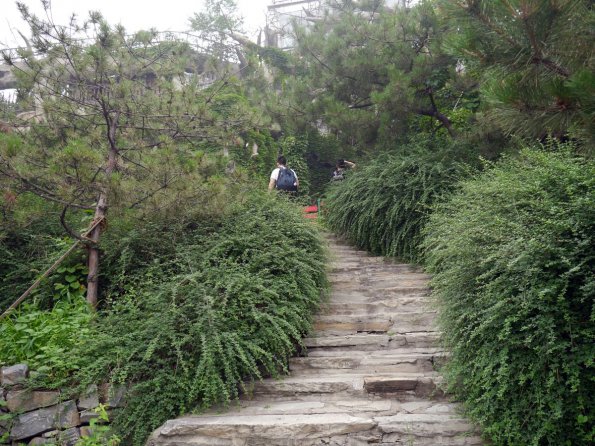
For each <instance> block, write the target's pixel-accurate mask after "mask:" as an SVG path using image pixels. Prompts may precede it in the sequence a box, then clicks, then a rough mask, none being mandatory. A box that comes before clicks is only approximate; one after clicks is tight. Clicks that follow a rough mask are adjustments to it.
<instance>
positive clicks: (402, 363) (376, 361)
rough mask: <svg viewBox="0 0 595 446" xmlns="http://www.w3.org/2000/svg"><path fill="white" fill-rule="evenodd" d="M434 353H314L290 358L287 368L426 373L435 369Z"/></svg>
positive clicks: (303, 370) (315, 370)
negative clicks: (339, 354)
mask: <svg viewBox="0 0 595 446" xmlns="http://www.w3.org/2000/svg"><path fill="white" fill-rule="evenodd" d="M434 361H435V357H434V355H423V354H420V355H411V354H397V355H387V354H384V355H361V354H360V355H354V354H351V355H341V356H335V355H314V356H307V357H303V358H292V359H291V360H290V361H289V369H290V370H291V371H292V372H298V371H299V373H300V374H302V375H303V374H304V373H309V372H318V371H320V370H321V369H322V372H324V369H328V370H329V371H330V370H333V369H334V370H337V369H341V370H353V371H355V372H360V373H361V371H362V370H365V371H366V373H374V372H376V373H402V372H403V373H416V372H420V373H422V374H423V373H428V372H433V371H434V370H435V366H434Z"/></svg>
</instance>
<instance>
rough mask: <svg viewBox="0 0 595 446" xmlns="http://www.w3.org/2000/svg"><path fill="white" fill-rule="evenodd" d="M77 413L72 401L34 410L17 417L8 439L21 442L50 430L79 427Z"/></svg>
mask: <svg viewBox="0 0 595 446" xmlns="http://www.w3.org/2000/svg"><path fill="white" fill-rule="evenodd" d="M79 421H80V420H79V413H78V410H77V407H76V404H75V402H74V401H67V402H65V403H62V404H59V405H57V406H52V407H48V408H45V409H38V410H34V411H33V412H27V413H24V414H22V415H18V416H17V417H16V418H15V420H14V423H13V425H12V429H11V431H10V437H11V438H12V439H13V440H22V439H25V438H30V437H33V436H35V435H38V434H41V433H43V432H46V431H49V430H52V429H57V428H60V429H68V428H71V427H75V426H78V425H79Z"/></svg>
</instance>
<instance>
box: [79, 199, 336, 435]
mask: <svg viewBox="0 0 595 446" xmlns="http://www.w3.org/2000/svg"><path fill="white" fill-rule="evenodd" d="M164 236H166V235H165V234H164ZM321 246H322V245H321V243H320V240H319V236H318V233H317V231H316V229H315V227H314V226H312V225H311V223H310V222H308V221H307V220H305V219H303V217H302V216H301V214H300V211H299V210H298V209H297V208H296V207H295V206H294V205H293V204H291V203H288V202H286V201H285V200H283V199H281V198H276V197H275V196H273V195H271V196H268V195H267V196H264V197H262V196H259V197H255V198H250V199H248V200H247V201H246V202H244V203H243V204H242V205H237V206H236V207H235V208H234V209H233V210H232V211H231V212H230V214H228V215H227V216H226V217H225V219H224V220H223V221H222V222H221V223H220V224H219V226H218V227H217V228H216V231H215V232H212V233H209V232H208V231H204V230H197V231H195V232H194V233H193V234H191V235H189V236H187V237H186V239H185V240H180V242H179V244H178V250H177V254H176V256H175V258H174V259H173V260H172V261H171V262H170V263H169V264H167V265H163V264H157V265H156V266H155V267H153V268H148V269H147V270H146V272H145V274H144V283H143V284H140V283H139V284H137V286H136V287H129V288H128V290H127V294H126V295H124V296H122V297H120V298H119V299H118V300H117V301H116V302H115V304H114V307H113V308H112V309H111V310H109V311H106V312H105V313H104V314H103V315H102V316H101V318H100V321H99V323H98V324H97V330H98V332H97V333H94V335H93V337H92V338H89V339H87V340H86V342H85V343H84V346H83V347H82V349H81V353H80V354H81V355H83V356H84V359H83V362H84V366H83V367H82V369H81V373H80V374H79V376H78V380H79V382H80V385H81V386H83V387H84V386H85V385H87V384H88V383H92V382H98V381H100V380H102V379H104V380H105V379H107V380H110V381H112V382H116V383H132V385H131V390H130V392H129V401H128V403H127V406H126V408H125V409H123V412H122V413H120V414H117V415H116V416H115V418H114V426H115V427H116V429H117V431H118V432H119V433H121V434H122V437H123V438H124V439H126V440H129V441H132V442H133V443H135V444H143V443H144V442H145V440H146V438H147V435H148V434H149V433H150V432H151V431H152V430H153V429H155V428H156V427H158V426H159V425H160V424H161V423H163V422H164V421H165V420H167V419H168V418H172V417H175V416H178V415H180V414H182V413H184V412H188V411H190V410H193V409H195V408H205V407H208V406H210V405H212V404H215V403H219V402H223V403H227V402H229V401H230V400H232V399H234V398H236V397H237V396H238V393H239V391H240V390H241V389H243V390H244V391H249V388H248V387H246V386H245V385H244V384H242V383H243V380H244V379H256V378H260V377H261V376H263V375H264V374H271V375H276V374H278V372H279V371H280V370H283V369H284V368H285V367H286V362H287V358H288V357H289V356H290V355H291V354H292V353H293V352H294V350H295V348H296V346H297V344H298V343H299V342H300V338H301V337H302V336H303V334H304V333H306V332H307V331H308V330H309V328H310V320H311V314H312V313H313V311H314V309H315V307H316V305H317V303H318V301H319V299H320V297H321V291H322V290H323V289H324V285H325V274H324V253H323V250H322V247H321ZM106 373H109V375H108V376H106Z"/></svg>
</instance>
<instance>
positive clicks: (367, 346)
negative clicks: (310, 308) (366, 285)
mask: <svg viewBox="0 0 595 446" xmlns="http://www.w3.org/2000/svg"><path fill="white" fill-rule="evenodd" d="M439 338H440V333H439V332H437V331H425V332H415V333H397V334H390V335H389V334H387V333H379V334H377V333H347V334H346V333H343V332H339V333H333V332H318V333H316V337H310V338H306V339H304V345H305V346H306V347H307V348H308V349H309V351H310V353H311V354H313V351H312V349H315V348H332V349H335V350H338V351H340V350H346V351H352V350H353V348H352V346H357V349H358V350H377V349H397V348H426V347H434V346H435V345H436V344H437V342H438V340H439Z"/></svg>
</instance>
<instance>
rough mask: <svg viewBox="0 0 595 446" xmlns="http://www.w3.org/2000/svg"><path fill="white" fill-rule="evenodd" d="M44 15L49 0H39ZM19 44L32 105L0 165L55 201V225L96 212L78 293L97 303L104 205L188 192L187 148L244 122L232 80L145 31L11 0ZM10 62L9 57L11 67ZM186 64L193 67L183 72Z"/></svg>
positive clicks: (194, 153)
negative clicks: (25, 37) (22, 37)
mask: <svg viewBox="0 0 595 446" xmlns="http://www.w3.org/2000/svg"><path fill="white" fill-rule="evenodd" d="M44 6H45V8H46V12H47V13H48V14H47V17H51V14H50V11H49V3H44ZM19 8H20V11H21V13H22V15H23V18H24V19H25V20H26V21H27V23H28V24H29V26H30V29H31V33H32V37H31V41H30V46H29V48H27V49H21V50H19V51H18V53H17V54H5V55H4V58H5V60H6V62H8V63H10V64H13V65H14V64H15V58H16V57H18V58H20V59H21V60H22V61H23V62H24V63H25V65H26V69H23V70H20V71H19V72H18V76H19V78H20V81H21V86H20V90H19V93H20V95H21V97H22V98H23V100H24V101H29V102H30V104H31V106H33V107H35V108H36V109H37V111H38V114H39V115H38V120H37V122H27V123H25V125H26V128H22V130H23V132H22V138H23V139H24V141H25V142H24V144H22V145H21V148H20V149H19V150H13V149H10V147H3V148H2V150H0V173H1V174H2V175H3V176H5V177H7V178H10V179H11V180H12V182H13V184H14V187H15V189H18V190H21V191H29V192H33V193H35V194H38V195H39V196H41V197H43V198H45V199H47V200H50V201H52V202H55V203H59V204H60V205H62V207H63V211H62V215H61V222H62V224H63V226H64V228H65V229H66V230H67V231H68V233H69V234H70V235H72V236H73V237H77V238H80V236H79V235H78V234H77V233H76V231H74V230H73V229H71V228H70V226H69V225H68V220H69V219H68V218H67V214H68V213H70V212H72V211H73V210H76V211H79V212H80V211H83V212H87V213H92V214H93V221H94V222H97V221H99V220H101V221H102V224H101V225H99V226H97V227H96V228H95V229H94V230H93V231H92V232H91V233H90V234H89V235H88V237H87V238H86V239H84V240H82V241H83V242H84V243H85V244H86V245H87V247H88V253H89V260H88V266H89V275H88V286H87V300H88V301H89V302H90V303H91V304H92V305H96V302H97V294H98V293H97V290H98V273H99V241H100V234H101V232H102V230H103V229H104V228H105V226H106V225H105V222H106V218H107V213H108V209H111V210H112V211H111V212H115V213H126V212H128V213H130V212H140V210H143V209H144V210H145V212H147V213H150V212H151V210H155V209H162V208H164V207H168V206H170V207H171V206H172V204H176V203H179V202H187V201H191V200H193V197H195V196H196V194H200V193H205V192H204V188H202V192H201V189H200V185H201V183H204V176H203V172H201V169H200V164H201V162H203V161H202V160H203V159H204V157H202V153H203V152H201V151H200V150H198V149H202V150H203V151H204V150H208V149H213V148H215V149H220V148H221V147H223V146H225V144H227V143H228V142H230V141H234V140H235V136H234V135H237V133H239V132H240V131H241V130H243V129H245V128H252V127H254V126H255V124H254V122H252V116H253V115H252V113H251V111H250V110H248V109H247V107H246V104H245V103H244V102H243V101H241V100H240V99H241V98H240V96H241V95H240V94H239V92H240V89H239V87H238V86H236V85H234V81H233V78H232V77H231V76H230V75H228V74H226V73H223V74H218V76H219V77H215V79H208V81H209V83H208V84H207V85H205V84H204V82H203V81H202V80H201V77H200V76H199V75H198V74H199V73H201V72H202V71H204V67H205V65H204V58H201V57H200V55H198V54H197V53H196V52H195V51H193V49H192V48H191V47H190V46H189V45H188V44H186V43H183V42H180V41H178V40H176V39H174V38H173V37H171V36H165V37H163V36H161V35H160V34H159V33H157V32H156V31H155V30H151V31H141V32H138V33H135V34H134V35H128V34H127V33H126V31H125V29H124V28H123V27H121V26H117V27H115V28H113V27H110V26H109V25H108V23H107V22H106V21H105V20H104V19H103V17H102V16H101V15H100V14H99V13H96V12H91V13H90V15H89V19H88V20H87V21H85V22H83V23H82V24H80V23H78V22H77V21H76V20H75V18H74V17H73V19H72V21H71V23H70V25H69V26H58V25H57V24H55V23H53V22H52V21H51V19H47V20H42V19H40V18H38V17H36V16H34V15H32V14H31V13H30V12H29V11H28V9H27V8H26V6H25V5H23V4H19ZM15 69H16V65H15ZM192 73H194V74H192Z"/></svg>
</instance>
